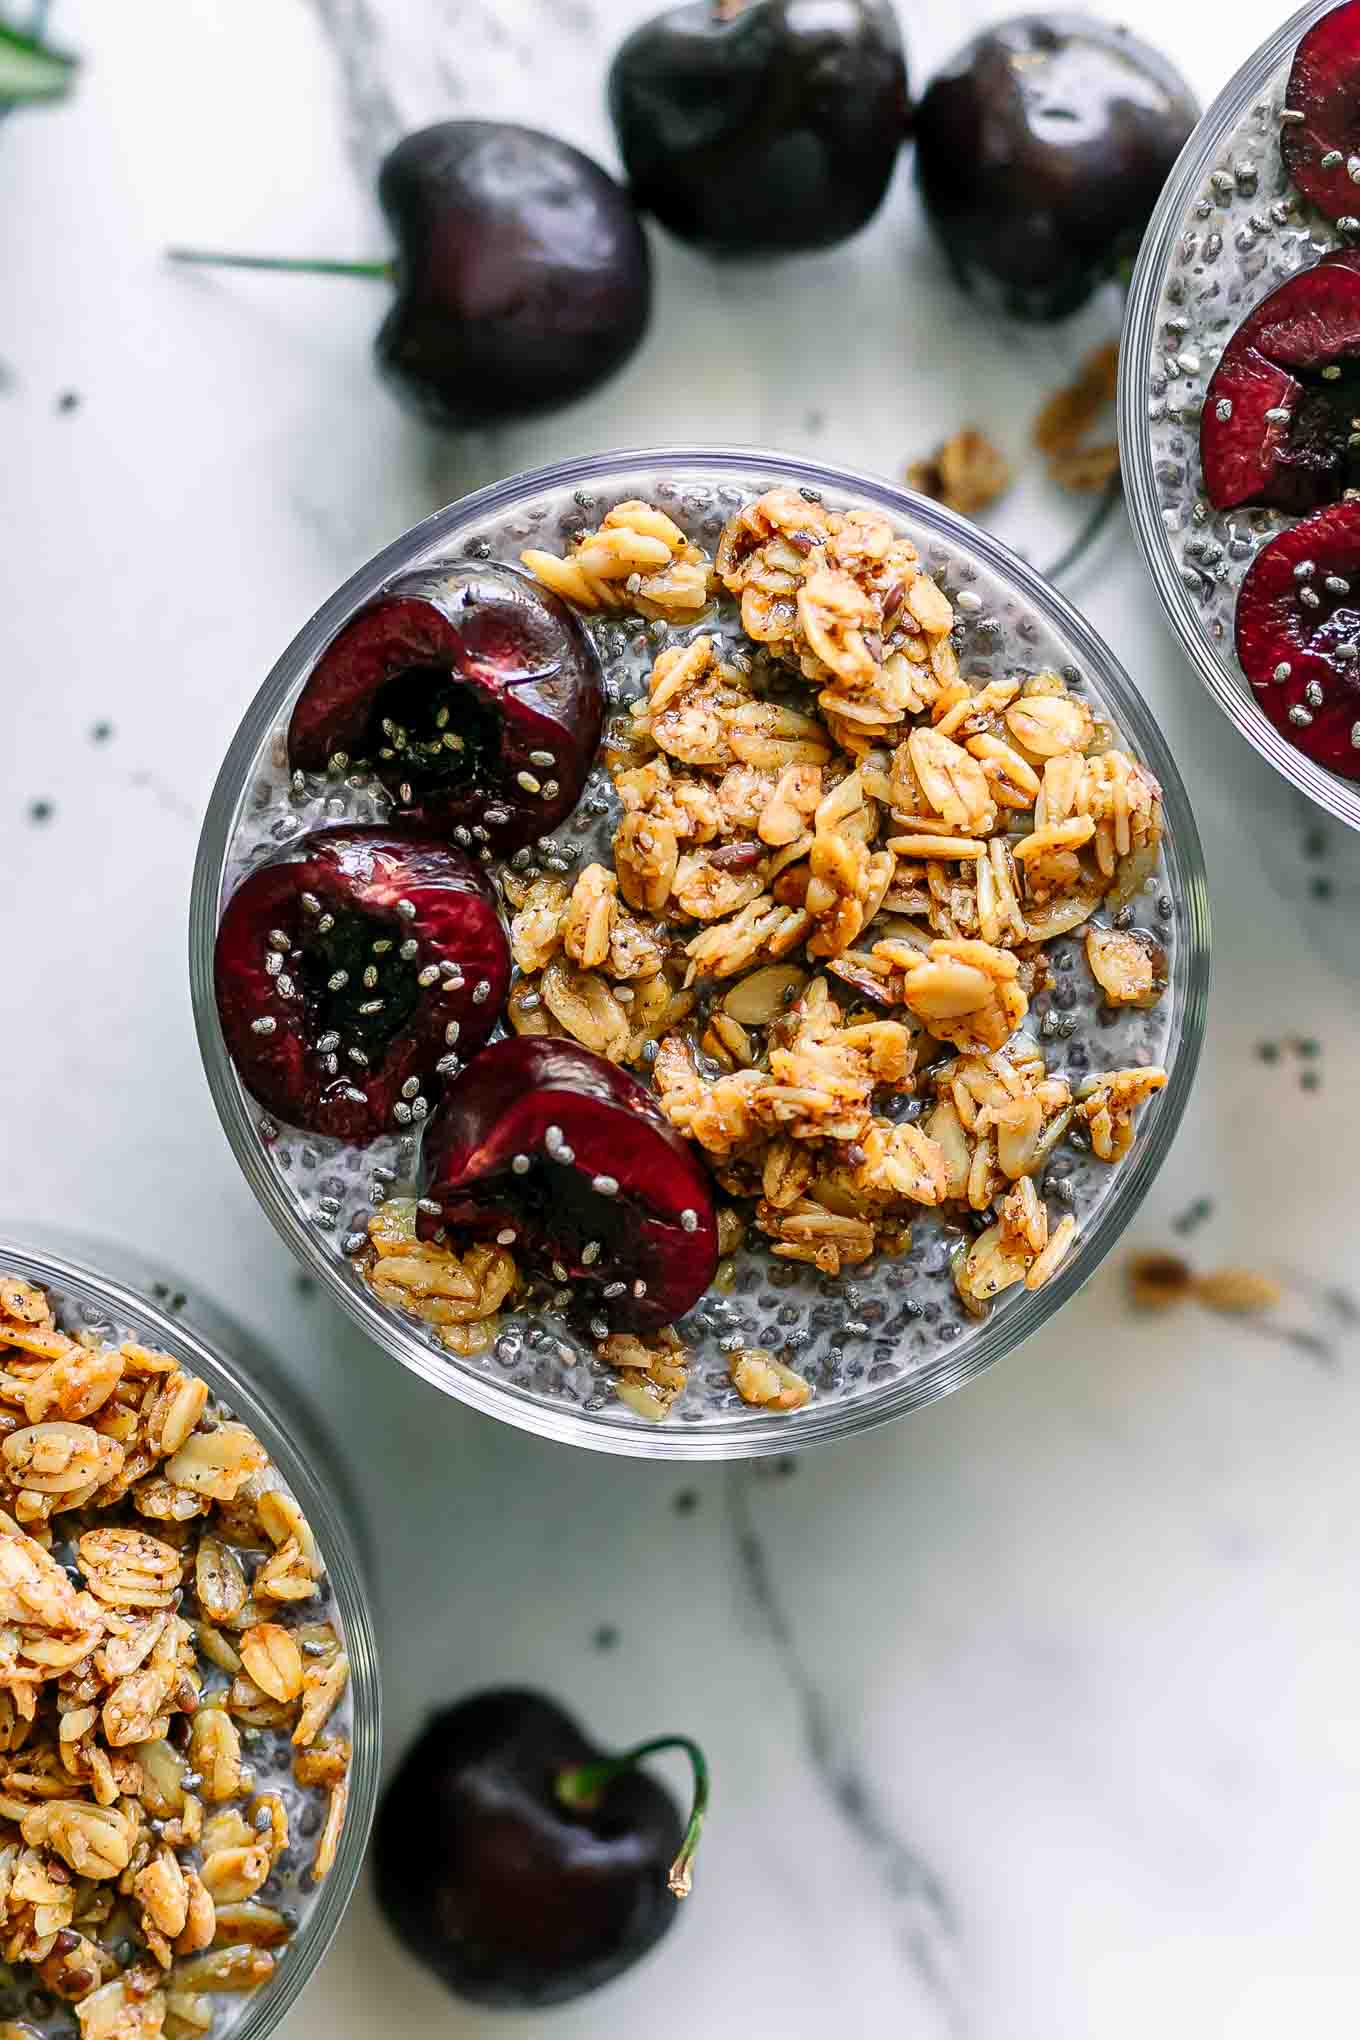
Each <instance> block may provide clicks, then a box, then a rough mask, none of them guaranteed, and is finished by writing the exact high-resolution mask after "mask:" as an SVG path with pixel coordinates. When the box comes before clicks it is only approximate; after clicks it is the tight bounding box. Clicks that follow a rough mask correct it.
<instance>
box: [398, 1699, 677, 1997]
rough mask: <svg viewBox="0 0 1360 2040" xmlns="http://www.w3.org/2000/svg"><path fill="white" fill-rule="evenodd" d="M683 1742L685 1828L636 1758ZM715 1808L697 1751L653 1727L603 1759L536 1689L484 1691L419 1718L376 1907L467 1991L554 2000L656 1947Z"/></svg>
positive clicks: (456, 1987) (423, 1958)
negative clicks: (687, 1790)
mask: <svg viewBox="0 0 1360 2040" xmlns="http://www.w3.org/2000/svg"><path fill="white" fill-rule="evenodd" d="M667 1749H682V1750H684V1751H685V1753H686V1754H687V1755H688V1756H689V1758H690V1761H691V1763H692V1765H693V1769H694V1799H693V1804H692V1808H691V1812H690V1818H689V1823H688V1826H687V1827H685V1826H682V1823H681V1820H680V1815H679V1813H678V1812H677V1810H676V1806H675V1802H674V1800H673V1799H672V1798H671V1795H670V1793H669V1792H667V1791H666V1789H665V1787H664V1786H663V1785H660V1784H659V1783H658V1782H657V1781H656V1780H655V1779H654V1778H652V1777H650V1776H649V1775H648V1773H647V1772H645V1771H642V1770H639V1769H638V1765H639V1763H640V1761H641V1760H642V1759H643V1758H644V1757H647V1756H651V1755H653V1754H657V1753H659V1752H661V1751H663V1750H667ZM707 1803H708V1771H707V1766H706V1764H705V1762H704V1758H703V1754H702V1752H701V1751H700V1750H699V1749H698V1748H697V1746H696V1745H695V1744H694V1743H692V1742H691V1741H690V1740H689V1738H688V1737H686V1736H658V1737H656V1738H654V1739H652V1740H650V1741H648V1742H645V1743H642V1744H639V1745H638V1747H637V1748H636V1749H632V1750H629V1751H627V1752H625V1753H624V1754H623V1755H622V1756H616V1757H611V1756H605V1755H603V1754H602V1753H601V1752H600V1751H599V1750H598V1749H596V1748H595V1746H594V1745H593V1744H592V1743H591V1742H589V1741H588V1740H587V1739H586V1737H585V1736H584V1735H583V1734H582V1732H581V1730H580V1728H579V1727H578V1726H577V1724H576V1722H575V1721H573V1720H572V1718H571V1716H570V1715H569V1714H566V1713H565V1712H564V1711H563V1710H562V1708H560V1707H559V1706H557V1705H556V1703H555V1702H554V1701H552V1700H548V1699H545V1698H544V1697H543V1696H542V1695H541V1694H538V1693H526V1692H520V1691H516V1690H513V1689H511V1690H501V1691H494V1692H488V1693H477V1694H473V1695H471V1696H470V1697H469V1698H468V1699H466V1700H461V1701H459V1702H458V1703H457V1705H456V1706H453V1707H448V1708H445V1709H444V1711H443V1712H442V1713H440V1714H437V1715H435V1716H434V1717H433V1719H432V1720H431V1721H430V1722H429V1723H428V1725H427V1726H426V1728H425V1730H424V1732H423V1733H422V1734H421V1735H420V1736H419V1738H418V1739H417V1741H416V1742H415V1743H414V1744H413V1746H412V1747H411V1749H410V1750H408V1751H407V1753H406V1756H405V1758H404V1759H403V1761H402V1763H401V1765H400V1767H399V1768H398V1770H397V1772H396V1775H395V1776H394V1777H393V1779H392V1782H391V1784H390V1785H389V1786H388V1787H387V1790H386V1792H385V1794H384V1795H383V1801H382V1805H381V1806H380V1808H379V1811H378V1821H377V1826H376V1828H375V1829H374V1836H373V1866H374V1871H375V1875H376V1883H377V1894H378V1904H379V1906H380V1907H381V1909H382V1911H383V1913H384V1914H385V1915H386V1917H387V1919H388V1921H389V1923H390V1925H391V1926H392V1928H393V1930H394V1932H395V1933H396V1935H397V1937H398V1939H399V1940H400V1941H401V1942H402V1943H403V1944H404V1945H405V1947H407V1948H408V1949H409V1950H410V1952H411V1953H412V1954H413V1955H414V1956H415V1957H416V1958H417V1960H418V1961H420V1962H423V1963H424V1964H425V1965H426V1966H427V1967H428V1968H430V1969H432V1970H433V1971H434V1973H435V1974H436V1975H437V1976H438V1977H440V1978H441V1980H442V1981H443V1982H444V1983H446V1984H447V1985H448V1987H449V1989H450V1990H452V1991H455V1992H456V1993H457V1994H458V1995H459V1996H460V1997H463V1998H470V1999H472V2000H473V2001H474V2002H475V2003H478V2004H488V2005H501V2006H513V2005H519V2006H541V2005H553V2004H562V2003H563V2002H565V2000H567V1999H568V1998H574V1997H581V1996H583V1995H584V1994H585V1993H586V1992H587V1991H591V1990H596V1989H598V1988H599V1986H600V1985H601V1984H603V1983H607V1982H608V1981H609V1979H610V1978H611V1977H614V1976H618V1975H619V1974H620V1973H621V1972H622V1971H623V1970H625V1969H629V1968H631V1967H632V1965H633V1964H634V1963H635V1962H637V1961H639V1960H640V1959H641V1957H642V1956H644V1955H645V1954H646V1953H647V1952H648V1951H649V1949H651V1948H653V1947H655V1945H656V1943H657V1942H658V1941H659V1940H660V1939H661V1937H662V1935H663V1934H664V1933H666V1932H667V1931H668V1929H669V1928H670V1926H671V1925H672V1923H673V1922H674V1920H675V1917H676V1908H675V1900H676V1899H677V1898H683V1897H684V1896H685V1895H686V1893H687V1892H688V1890H689V1888H690V1865H691V1861H692V1858H693V1855H694V1851H695V1848H696V1847H697V1845H698V1841H699V1834H700V1830H701V1828H702V1826H703V1820H704V1814H705V1811H706V1809H707Z"/></svg>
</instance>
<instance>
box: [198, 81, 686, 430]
mask: <svg viewBox="0 0 1360 2040" xmlns="http://www.w3.org/2000/svg"><path fill="white" fill-rule="evenodd" d="M378 199H379V203H380V204H381V206H382V209H383V212H384V214H385V216H386V219H387V223H388V226H389V228H390V229H391V233H392V237H393V240H394V242H395V243H396V251H397V252H396V254H395V256H394V257H393V258H392V260H391V261H347V260H331V259H329V258H324V257H323V258H317V259H310V258H305V257H298V258H293V257H289V256H275V255H254V254H244V255H236V254H229V253H220V254H219V253H217V252H216V251H214V250H209V249H196V248H183V247H178V248H173V249H171V250H170V256H171V259H172V260H173V261H175V262H181V263H194V264H199V265H204V266H210V267H221V268H234V269H260V270H275V271H285V272H291V273H293V274H298V275H315V276H351V277H360V278H365V279H368V280H369V281H379V282H384V281H385V282H388V283H390V284H392V285H393V286H394V288H395V291H396V297H395V300H394V302H393V304H392V306H391V308H390V310H389V311H388V314H387V316H386V318H385V319H384V320H383V323H382V326H381V327H380V328H379V331H378V334H377V338H376V340H375V343H374V345H375V352H376V355H377V360H378V367H379V370H380V372H381V374H382V375H383V377H384V379H385V380H386V381H387V383H388V384H389V385H390V387H391V388H392V389H393V391H394V392H395V394H396V395H397V396H398V397H399V398H400V399H401V400H402V402H403V403H405V404H406V405H407V406H408V407H409V408H410V409H412V410H414V411H416V412H417V413H418V414H419V415H420V416H421V417H423V418H425V419H426V420H428V421H429V422H430V423H432V424H436V425H440V426H456V427H474V426H485V425H496V424H504V423H508V422H510V421H512V420H515V419H520V418H527V417H532V416H534V415H535V414H537V413H539V412H542V411H548V410H552V409H553V408H555V407H556V406H557V405H560V404H565V403H569V402H571V401H572V400H573V399H575V398H577V397H580V396H584V395H585V394H586V393H587V392H588V391H590V390H593V389H595V388H597V387H598V386H599V385H600V384H601V383H603V382H605V381H606V380H607V379H608V378H609V377H610V376H611V375H613V374H614V372H615V371H616V370H617V369H619V368H621V367H622V366H623V364H624V362H625V361H627V359H628V358H629V356H630V355H631V354H632V353H633V352H634V351H635V349H636V348H637V346H638V345H639V343H640V342H641V340H642V337H643V334H644V333H645V331H646V329H647V324H648V321H649V319H650V316H651V302H652V278H651V264H650V259H649V256H648V252H647V242H646V238H645V236H644V234H643V232H642V227H641V224H640V222H639V220H638V216H637V212H636V209H635V208H634V206H633V203H632V200H631V199H630V198H629V196H628V194H627V192H625V191H624V190H623V189H622V188H621V186H619V185H618V184H616V183H615V182H614V180H613V178H612V177H610V176H609V175H608V174H607V172H606V171H604V170H602V169H601V168H600V166H599V165H598V164H597V163H594V162H592V161H591V159H590V157H589V156H586V155H583V154H582V153H581V151H580V150H579V149H573V148H571V147H570V146H569V145H568V144H567V143H566V142H560V141H558V140H557V139H556V138H555V137H554V136H552V135H545V134H540V133H538V132H537V131H536V130H535V129H532V128H525V127H517V126H513V125H511V124H509V123H507V122H503V121H479V120H451V121H442V122H440V123H439V124H438V125H437V126H435V127H430V128H423V129H421V130H420V132H419V133H417V134H412V135H407V136H406V137H405V139H404V140H403V141H401V142H398V144H397V146H396V147H395V148H394V149H393V150H391V152H390V153H389V154H388V155H387V156H386V157H385V159H384V161H383V164H382V168H381V170H380V171H379V173H378Z"/></svg>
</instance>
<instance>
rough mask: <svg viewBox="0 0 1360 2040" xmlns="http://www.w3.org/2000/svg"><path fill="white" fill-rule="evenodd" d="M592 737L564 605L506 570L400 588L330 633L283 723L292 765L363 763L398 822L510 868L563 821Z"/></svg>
mask: <svg viewBox="0 0 1360 2040" xmlns="http://www.w3.org/2000/svg"><path fill="white" fill-rule="evenodd" d="M603 721H604V676H603V674H602V672H601V670H600V662H599V659H598V657H597V656H596V653H595V649H594V647H593V645H592V644H591V642H590V639H589V637H588V636H587V635H586V632H585V630H584V629H583V628H582V626H581V624H580V622H579V620H578V619H577V617H576V616H575V615H574V614H573V612H572V611H571V610H570V609H568V607H567V605H566V604H565V603H564V602H561V601H559V599H558V598H557V596H555V595H550V594H548V593H547V591H546V590H544V589H542V588H539V587H538V586H537V585H536V584H535V583H534V582H533V581H531V580H530V579H529V578H528V576H527V575H525V574H521V573H519V572H517V571H516V570H515V569H514V568H512V567H503V566H497V565H493V564H490V563H488V564H486V565H481V564H478V563H474V562H468V561H463V562H460V563H459V564H458V565H456V566H449V567H442V566H441V567H429V568H421V569H419V570H418V571H416V572H415V573H411V574H404V575H402V576H401V578H400V579H399V580H396V581H394V582H392V583H391V585H390V586H389V587H388V588H387V589H385V590H384V592H383V593H382V594H381V595H380V596H378V597H377V599H376V600H375V601H373V602H370V603H369V604H368V606H367V607H366V608H365V609H362V610H361V611H360V612H359V614H358V615H357V616H356V617H354V618H353V619H352V620H351V621H350V622H349V623H347V624H346V625H345V627H344V628H343V630H341V631H340V632H338V633H337V635H336V636H335V637H334V638H333V639H332V640H331V642H330V644H329V645H327V647H326V649H325V651H324V652H323V653H322V654H321V657H320V658H319V659H318V660H317V662H316V665H315V667H314V668H313V670H312V672H311V674H310V676H309V678H308V680H307V683H306V685H305V687H304V688H303V690H302V693H301V694H300V695H299V697H298V700H297V704H296V706H295V707H294V710H293V714H292V719H291V721H290V723H289V726H288V762H289V765H290V767H291V768H292V769H294V770H299V769H300V770H302V771H304V772H324V771H325V770H326V769H327V767H328V766H330V767H331V769H336V768H335V764H334V761H336V760H337V759H339V760H343V761H344V765H345V766H352V765H357V764H359V763H361V762H362V763H363V764H365V765H367V766H368V767H369V768H370V769H372V770H373V771H374V772H376V774H377V776H378V777H379V779H380V780H381V781H382V783H383V785H384V786H385V787H386V788H387V791H388V792H389V793H390V794H391V796H392V798H393V800H394V802H395V803H396V806H397V808H398V809H399V810H400V811H401V813H402V814H403V815H404V816H409V817H410V818H411V819H413V820H415V821H418V822H421V823H424V824H426V825H428V826H429V827H430V828H433V829H438V830H439V831H440V832H441V833H444V834H450V833H452V834H454V836H455V840H456V841H458V842H459V843H461V844H462V845H463V847H464V848H466V849H473V848H475V847H477V846H479V845H485V846H487V847H489V848H490V849H491V850H493V851H494V852H496V853H498V854H499V855H502V856H506V855H509V853H510V852H511V851H514V850H518V849H521V848H523V846H524V845H525V844H528V843H532V842H534V841H535V840H536V839H537V838H538V837H539V836H544V835H547V834H548V833H549V832H550V831H551V830H552V829H554V828H556V827H557V825H558V824H559V823H560V822H562V821H564V820H565V819H566V817H567V816H568V815H569V814H570V813H571V812H572V810H573V808H574V807H575V806H576V804H577V802H578V801H579V799H580V797H581V790H582V788H583V787H584V785H585V782H586V776H587V774H588V773H589V771H590V767H591V765H592V763H593V762H594V758H595V752H596V748H597V746H598V744H599V741H600V730H601V727H602V724H603ZM342 769H343V768H342Z"/></svg>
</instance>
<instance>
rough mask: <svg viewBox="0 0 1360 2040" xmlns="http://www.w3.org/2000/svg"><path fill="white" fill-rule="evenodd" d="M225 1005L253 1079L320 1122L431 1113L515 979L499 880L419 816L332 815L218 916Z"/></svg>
mask: <svg viewBox="0 0 1360 2040" xmlns="http://www.w3.org/2000/svg"><path fill="white" fill-rule="evenodd" d="M215 974H216V989H217V1011H218V1016H219V1018H220V1020H221V1023H222V1033H223V1036H224V1037H225V1040H226V1044H227V1049H228V1051H229V1053H230V1055H231V1059H232V1061H233V1062H234V1063H235V1065H236V1069H237V1073H238V1074H239V1076H240V1078H241V1081H242V1083H243V1084H244V1085H245V1087H246V1089H247V1090H248V1091H249V1092H250V1093H251V1095H252V1097H255V1098H257V1099H258V1100H259V1101H260V1103H261V1104H262V1105H264V1106H266V1107H267V1108H268V1110H269V1111H270V1112H273V1113H277V1115H278V1116H279V1118H281V1119H285V1120H287V1121H288V1122H289V1123H290V1124H291V1125H293V1126H300V1127H305V1128H306V1129H307V1130H308V1131H309V1132H311V1133H327V1134H333V1135H335V1136H336V1137H337V1138H338V1139H340V1140H356V1141H358V1140H371V1139H372V1138H373V1137H374V1135H375V1134H379V1133H389V1132H393V1131H396V1130H399V1129H400V1128H402V1127H404V1126H410V1125H412V1124H413V1123H418V1122H419V1121H421V1120H423V1119H424V1118H425V1116H426V1114H427V1113H428V1111H429V1109H430V1105H431V1103H432V1101H433V1100H434V1099H435V1098H436V1097H437V1096H438V1094H439V1091H440V1089H441V1087H442V1083H443V1080H444V1079H445V1078H446V1077H449V1076H451V1075H452V1074H453V1073H454V1071H455V1070H456V1069H457V1067H458V1063H459V1058H460V1057H466V1056H469V1055H473V1054H475V1053H476V1051H477V1050H478V1049H479V1048H481V1047H482V1045H483V1043H484V1042H485V1041H486V1039H487V1036H488V1035H489V1034H490V1032H491V1030H492V1028H493V1027H494V1026H495V1024H496V1020H497V1018H498V1016H499V1014H500V1012H501V1008H502V1007H503V1005H504V1003H505V995H506V991H507V988H508V986H509V982H510V949H509V943H508V941H507V938H506V933H505V927H504V924H503V922H502V920H501V915H500V909H499V906H498V904H497V899H496V895H495V892H494V890H493V889H492V886H491V883H490V881H489V880H488V879H487V878H486V877H485V876H484V874H483V873H482V872H481V871H480V870H479V869H478V868H477V866H476V865H475V864H474V863H473V862H472V860H471V859H470V858H468V857H465V856H464V855H463V853H462V852H461V851H459V850H455V849H452V848H451V847H450V846H449V845H448V844H445V843H441V842H438V841H437V840H435V839H434V838H432V837H430V836H428V835H421V834H419V833H418V832H417V831H416V830H413V829H410V830H408V829H360V828H337V829H319V830H317V831H316V832H315V834H313V835H310V836H303V837H301V838H300V839H299V841H298V842H297V843H295V844H294V845H292V846H291V847H290V848H289V849H288V850H286V851H285V852H283V854H282V855H281V856H278V857H274V858H271V859H270V861H269V862H268V863H267V864H262V865H260V866H259V867H258V868H257V869H256V870H255V871H252V872H251V873H250V875H249V877H248V878H246V879H244V880H243V881H242V883H241V884H240V886H238V888H237V890H236V891H235V892H234V893H233V894H232V896H231V899H230V900H229V901H228V903H227V909H226V912H225V913H224V914H223V916H222V922H221V926H220V927H219V928H218V931H217V952H216V958H215Z"/></svg>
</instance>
